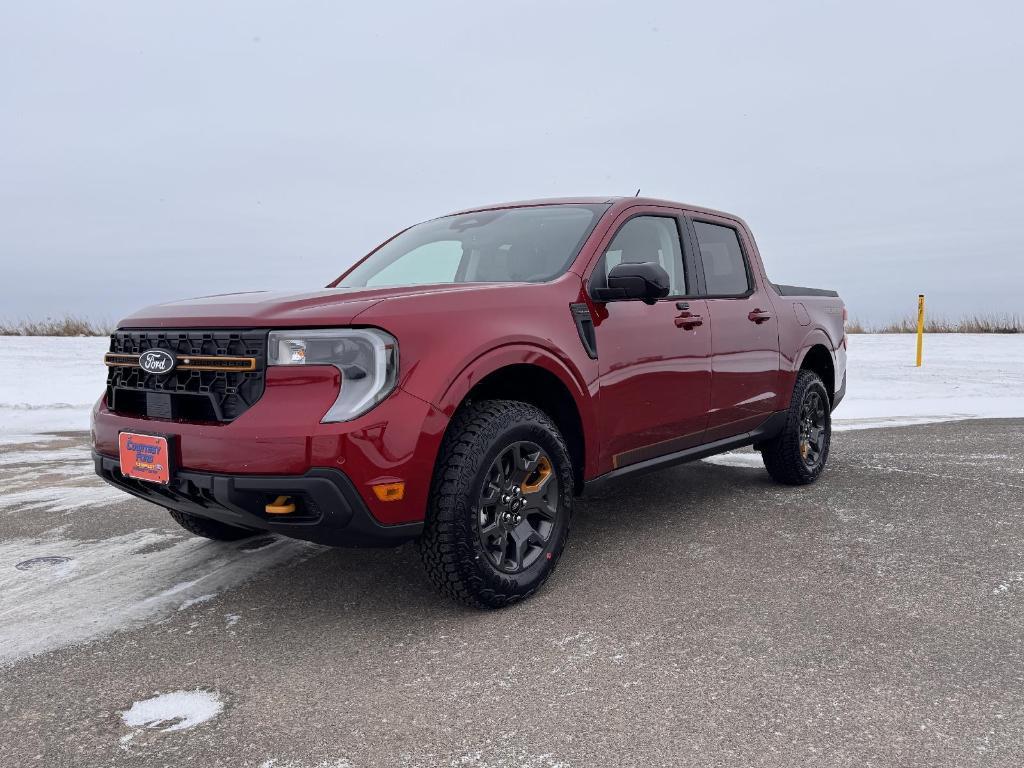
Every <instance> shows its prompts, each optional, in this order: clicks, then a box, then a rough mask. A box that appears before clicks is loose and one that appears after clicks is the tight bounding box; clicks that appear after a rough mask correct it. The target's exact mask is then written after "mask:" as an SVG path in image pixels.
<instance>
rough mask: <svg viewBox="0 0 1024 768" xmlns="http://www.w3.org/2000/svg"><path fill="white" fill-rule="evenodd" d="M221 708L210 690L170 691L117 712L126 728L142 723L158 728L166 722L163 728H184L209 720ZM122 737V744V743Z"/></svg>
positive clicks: (171, 729) (218, 712)
mask: <svg viewBox="0 0 1024 768" xmlns="http://www.w3.org/2000/svg"><path fill="white" fill-rule="evenodd" d="M223 709H224V702H222V701H221V700H220V697H219V696H218V695H217V694H216V693H211V692H210V691H173V692H172V693H163V694H159V695H157V696H154V697H153V698H151V699H144V700H143V701H136V702H135V703H134V704H132V706H131V708H130V709H128V710H126V711H124V712H122V713H121V720H123V721H124V724H125V725H127V726H128V727H129V728H137V727H139V726H143V727H145V728H159V727H160V726H161V725H165V724H167V723H170V725H168V726H167V727H166V728H163V729H161V730H163V731H184V730H187V729H188V728H195V727H196V726H197V725H199V724H200V723H205V722H206V721H207V720H212V719H213V718H215V717H216V716H217V715H219V714H220V713H221V712H222V711H223ZM125 741H126V740H125V739H122V744H123V743H125Z"/></svg>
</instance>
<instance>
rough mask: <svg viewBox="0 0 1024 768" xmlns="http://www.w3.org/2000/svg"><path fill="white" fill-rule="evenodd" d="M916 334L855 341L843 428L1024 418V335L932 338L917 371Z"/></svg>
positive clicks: (840, 419)
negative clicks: (915, 360) (915, 361)
mask: <svg viewBox="0 0 1024 768" xmlns="http://www.w3.org/2000/svg"><path fill="white" fill-rule="evenodd" d="M916 343H917V340H916V337H915V336H914V335H913V334H892V335H874V334H871V335H860V334H858V335H854V336H850V345H849V346H850V348H849V373H848V379H847V386H846V392H847V394H846V399H845V400H843V402H842V403H841V404H840V406H839V407H838V408H837V409H836V414H835V417H834V419H833V424H834V426H835V428H836V429H859V428H865V427H889V426H900V425H906V424H923V423H927V422H934V421H952V420H956V419H979V418H1024V334H958V333H943V334H929V335H926V336H925V338H924V365H923V366H922V367H920V368H916V367H915V366H914V358H915V345H916Z"/></svg>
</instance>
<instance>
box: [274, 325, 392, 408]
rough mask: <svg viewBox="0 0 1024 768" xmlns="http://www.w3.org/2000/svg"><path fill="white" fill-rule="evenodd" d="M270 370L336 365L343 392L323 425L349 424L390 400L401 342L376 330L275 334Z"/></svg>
mask: <svg viewBox="0 0 1024 768" xmlns="http://www.w3.org/2000/svg"><path fill="white" fill-rule="evenodd" d="M267 362H268V363H269V364H270V365H333V366H334V367H335V368H337V369H338V370H339V371H341V392H340V393H339V394H338V399H337V400H336V401H335V402H334V405H332V406H331V408H330V410H328V411H327V413H326V415H324V417H323V418H322V419H321V422H323V423H327V422H332V421H350V420H351V419H354V418H356V417H357V416H361V415H362V414H364V413H366V412H367V411H368V410H370V409H371V408H373V406H375V405H376V404H377V403H379V402H380V401H381V400H383V399H384V398H385V397H387V396H388V395H389V394H390V393H391V390H393V389H394V388H395V382H396V381H397V380H398V342H397V341H396V340H395V337H394V336H392V335H391V334H389V333H385V332H384V331H381V330H378V329H376V328H337V329H333V328H328V329H326V330H318V331H301V330H299V331H271V332H270V339H269V344H268V350H267Z"/></svg>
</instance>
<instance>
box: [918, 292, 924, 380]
mask: <svg viewBox="0 0 1024 768" xmlns="http://www.w3.org/2000/svg"><path fill="white" fill-rule="evenodd" d="M923 343H924V294H923V293H919V294H918V295H917V367H918V368H920V367H921V347H922V346H923Z"/></svg>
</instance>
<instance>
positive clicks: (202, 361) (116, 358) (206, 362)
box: [103, 352, 256, 373]
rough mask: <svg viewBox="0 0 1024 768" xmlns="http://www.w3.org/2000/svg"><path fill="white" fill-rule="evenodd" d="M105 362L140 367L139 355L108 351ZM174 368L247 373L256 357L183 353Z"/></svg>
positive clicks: (106, 363)
mask: <svg viewBox="0 0 1024 768" xmlns="http://www.w3.org/2000/svg"><path fill="white" fill-rule="evenodd" d="M186 361H188V362H186ZM103 363H104V364H105V365H107V366H110V367H114V368H138V367H139V355H125V354H121V353H119V352H108V353H107V354H105V355H104V356H103ZM174 369H175V370H176V371H177V370H180V371H235V372H238V373H245V372H247V371H255V370H256V358H255V357H227V356H221V355H182V356H181V357H179V358H178V364H177V365H176V366H175V367H174Z"/></svg>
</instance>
